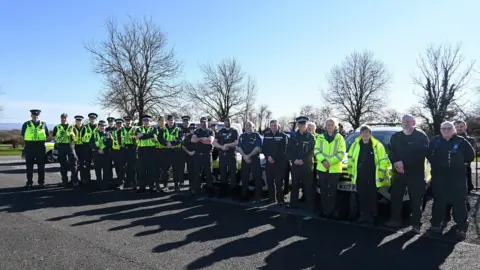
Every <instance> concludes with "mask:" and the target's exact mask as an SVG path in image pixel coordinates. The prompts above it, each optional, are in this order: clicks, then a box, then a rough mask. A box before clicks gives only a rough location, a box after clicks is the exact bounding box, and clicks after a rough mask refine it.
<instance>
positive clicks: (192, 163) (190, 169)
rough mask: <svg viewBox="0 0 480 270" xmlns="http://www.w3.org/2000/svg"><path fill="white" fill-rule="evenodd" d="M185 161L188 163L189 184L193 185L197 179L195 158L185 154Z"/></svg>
mask: <svg viewBox="0 0 480 270" xmlns="http://www.w3.org/2000/svg"><path fill="white" fill-rule="evenodd" d="M185 161H186V162H187V172H188V182H189V183H190V185H192V183H193V181H194V177H195V158H194V156H190V155H189V154H187V153H185Z"/></svg>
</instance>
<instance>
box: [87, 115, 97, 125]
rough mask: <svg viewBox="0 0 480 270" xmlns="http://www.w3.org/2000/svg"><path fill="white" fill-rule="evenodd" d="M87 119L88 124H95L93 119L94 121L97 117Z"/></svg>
mask: <svg viewBox="0 0 480 270" xmlns="http://www.w3.org/2000/svg"><path fill="white" fill-rule="evenodd" d="M88 120H89V121H90V124H92V125H93V124H95V121H96V120H97V119H95V117H90V118H88Z"/></svg>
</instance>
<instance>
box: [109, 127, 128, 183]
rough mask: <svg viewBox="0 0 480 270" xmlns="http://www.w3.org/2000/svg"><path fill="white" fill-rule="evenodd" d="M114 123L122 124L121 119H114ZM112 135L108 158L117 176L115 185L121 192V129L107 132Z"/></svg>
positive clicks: (123, 175) (122, 171) (122, 156)
mask: <svg viewBox="0 0 480 270" xmlns="http://www.w3.org/2000/svg"><path fill="white" fill-rule="evenodd" d="M115 123H119V124H121V123H123V119H115ZM109 133H110V134H112V148H111V149H110V158H111V159H112V161H113V168H114V169H115V173H116V174H117V179H116V182H115V185H116V186H117V188H118V189H120V190H122V189H123V187H124V184H125V158H126V156H125V148H123V138H122V128H119V129H115V130H113V131H110V132H109Z"/></svg>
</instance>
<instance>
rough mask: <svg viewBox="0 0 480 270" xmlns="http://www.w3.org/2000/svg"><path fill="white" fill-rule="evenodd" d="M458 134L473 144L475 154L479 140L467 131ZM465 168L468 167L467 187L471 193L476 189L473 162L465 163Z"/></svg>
mask: <svg viewBox="0 0 480 270" xmlns="http://www.w3.org/2000/svg"><path fill="white" fill-rule="evenodd" d="M458 136H460V137H463V138H465V139H466V140H467V141H468V142H469V143H470V145H471V146H472V148H473V151H474V152H475V154H476V153H477V142H476V141H475V138H473V137H471V136H468V135H467V133H463V134H458ZM465 168H466V176H467V187H468V192H469V193H470V192H471V191H472V190H473V189H474V186H473V182H472V164H471V163H468V164H467V163H465Z"/></svg>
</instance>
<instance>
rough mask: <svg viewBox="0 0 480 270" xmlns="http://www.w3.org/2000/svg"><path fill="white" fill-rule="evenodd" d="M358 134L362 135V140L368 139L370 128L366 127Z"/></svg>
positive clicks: (370, 135)
mask: <svg viewBox="0 0 480 270" xmlns="http://www.w3.org/2000/svg"><path fill="white" fill-rule="evenodd" d="M360 136H361V137H362V140H364V141H368V140H370V138H371V137H372V133H371V132H370V130H368V129H367V130H364V131H362V132H360Z"/></svg>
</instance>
